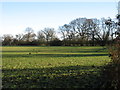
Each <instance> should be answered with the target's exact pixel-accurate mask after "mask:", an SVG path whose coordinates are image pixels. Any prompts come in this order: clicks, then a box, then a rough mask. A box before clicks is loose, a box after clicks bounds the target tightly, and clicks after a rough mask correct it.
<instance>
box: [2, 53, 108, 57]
mask: <svg viewBox="0 0 120 90" xmlns="http://www.w3.org/2000/svg"><path fill="white" fill-rule="evenodd" d="M89 56H91V57H94V56H108V54H32V53H31V54H3V55H2V57H11V58H16V57H89Z"/></svg>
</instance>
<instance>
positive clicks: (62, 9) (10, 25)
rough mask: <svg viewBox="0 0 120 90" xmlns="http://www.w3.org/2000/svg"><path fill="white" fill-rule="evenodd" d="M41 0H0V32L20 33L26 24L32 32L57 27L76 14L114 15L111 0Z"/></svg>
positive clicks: (86, 15) (98, 16) (115, 10)
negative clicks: (90, 0) (96, 0)
mask: <svg viewBox="0 0 120 90" xmlns="http://www.w3.org/2000/svg"><path fill="white" fill-rule="evenodd" d="M13 1H14V0H13ZM35 1H36V0H35ZM45 1H46V2H12V1H11V2H7V1H6V2H0V21H1V19H2V22H0V23H1V26H2V27H0V35H3V34H12V35H15V34H19V33H24V31H25V29H26V27H31V28H33V30H34V31H35V32H37V31H39V30H42V29H44V28H45V27H53V28H55V29H56V30H57V29H58V27H59V26H62V25H64V24H68V23H69V22H70V21H71V20H73V19H76V18H80V17H86V18H98V19H99V18H102V17H105V18H107V17H111V18H115V16H116V14H117V1H115V0H114V1H113V0H111V2H87V0H86V2H68V1H66V2H53V1H54V0H53V1H52V2H47V0H45ZM69 1H70V0H69ZM82 1H83V0H82ZM84 1H85V0H84ZM92 1H94V0H92ZM98 1H99V0H98ZM109 1H110V0H109Z"/></svg>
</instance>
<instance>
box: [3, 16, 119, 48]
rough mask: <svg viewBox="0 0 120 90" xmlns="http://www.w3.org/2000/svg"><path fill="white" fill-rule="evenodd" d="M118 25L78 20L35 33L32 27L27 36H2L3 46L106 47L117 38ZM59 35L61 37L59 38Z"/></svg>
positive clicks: (100, 20)
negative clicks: (57, 27) (56, 28)
mask: <svg viewBox="0 0 120 90" xmlns="http://www.w3.org/2000/svg"><path fill="white" fill-rule="evenodd" d="M117 28H118V25H117V23H115V22H114V21H113V20H112V19H111V18H108V19H105V18H101V19H96V18H95V19H87V18H77V19H74V20H72V21H71V22H70V23H69V24H64V25H63V26H59V29H58V32H56V30H55V29H54V28H49V27H47V28H44V29H43V30H40V31H38V32H37V34H35V33H34V30H33V29H32V28H30V27H27V28H26V29H25V34H18V35H15V37H13V36H12V35H11V34H5V35H3V36H2V45H3V46H22V45H24V46H26V45H34V46H96V45H100V46H105V45H107V44H111V43H112V41H113V40H114V38H115V37H116V36H117ZM58 33H59V34H60V37H58Z"/></svg>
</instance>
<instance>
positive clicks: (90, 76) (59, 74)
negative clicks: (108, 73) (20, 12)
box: [2, 47, 110, 88]
mask: <svg viewBox="0 0 120 90" xmlns="http://www.w3.org/2000/svg"><path fill="white" fill-rule="evenodd" d="M36 51H37V53H36ZM29 53H31V54H29ZM2 55H3V59H2V62H3V73H2V75H3V88H97V87H99V85H100V74H101V69H102V68H103V67H104V65H105V64H107V63H109V62H110V58H109V57H108V53H107V49H105V48H103V47H3V52H2Z"/></svg>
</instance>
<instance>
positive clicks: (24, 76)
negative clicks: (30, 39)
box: [2, 66, 102, 88]
mask: <svg viewBox="0 0 120 90" xmlns="http://www.w3.org/2000/svg"><path fill="white" fill-rule="evenodd" d="M101 68H102V67H100V66H99V67H98V66H94V67H93V66H63V67H51V68H33V69H3V70H2V73H3V78H2V80H3V82H2V83H3V88H98V87H99V86H100V84H101V82H100V69H101Z"/></svg>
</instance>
